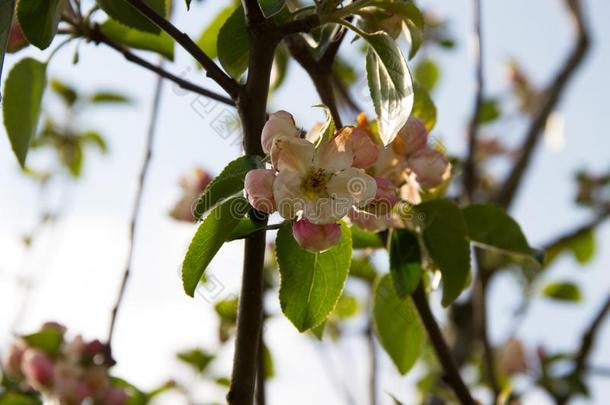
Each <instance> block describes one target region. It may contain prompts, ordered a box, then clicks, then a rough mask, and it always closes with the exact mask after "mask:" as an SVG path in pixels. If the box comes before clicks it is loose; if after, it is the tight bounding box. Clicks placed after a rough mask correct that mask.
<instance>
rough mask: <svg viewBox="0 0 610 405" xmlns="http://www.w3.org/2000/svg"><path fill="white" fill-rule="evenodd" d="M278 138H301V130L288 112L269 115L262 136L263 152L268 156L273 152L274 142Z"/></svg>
mask: <svg viewBox="0 0 610 405" xmlns="http://www.w3.org/2000/svg"><path fill="white" fill-rule="evenodd" d="M277 136H287V137H298V136H299V130H298V128H297V127H296V125H295V122H294V118H293V117H292V114H290V113H289V112H287V111H282V110H280V111H277V112H274V113H272V114H270V115H269V119H268V120H267V122H266V123H265V126H264V127H263V133H262V136H261V145H262V146H263V152H265V153H267V154H268V153H269V152H270V151H271V147H272V146H273V140H274V139H275V138H276V137H277Z"/></svg>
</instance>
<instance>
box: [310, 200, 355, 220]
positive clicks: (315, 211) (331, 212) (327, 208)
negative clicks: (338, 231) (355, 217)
mask: <svg viewBox="0 0 610 405" xmlns="http://www.w3.org/2000/svg"><path fill="white" fill-rule="evenodd" d="M353 205H354V200H353V199H352V198H332V197H318V198H315V199H313V200H305V209H304V210H303V217H304V218H307V219H308V220H309V221H311V223H313V224H318V225H321V224H330V223H333V222H337V221H338V220H340V219H341V218H343V217H344V216H346V215H347V213H348V211H349V209H350V208H351V207H352V206H353Z"/></svg>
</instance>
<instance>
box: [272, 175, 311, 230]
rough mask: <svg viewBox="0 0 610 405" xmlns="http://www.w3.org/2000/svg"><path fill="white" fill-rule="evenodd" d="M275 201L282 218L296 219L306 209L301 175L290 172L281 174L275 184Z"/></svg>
mask: <svg viewBox="0 0 610 405" xmlns="http://www.w3.org/2000/svg"><path fill="white" fill-rule="evenodd" d="M273 199H274V200H275V206H276V208H277V210H278V212H279V213H280V215H281V216H282V217H284V218H286V219H293V218H294V217H296V215H297V213H298V212H299V211H302V210H303V209H304V207H305V199H304V197H303V177H302V176H301V174H300V173H298V172H294V171H290V170H285V171H282V172H279V173H278V175H277V176H276V178H275V180H274V182H273Z"/></svg>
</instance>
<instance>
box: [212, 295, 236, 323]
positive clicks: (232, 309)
mask: <svg viewBox="0 0 610 405" xmlns="http://www.w3.org/2000/svg"><path fill="white" fill-rule="evenodd" d="M238 304H239V300H238V299H237V298H229V299H226V300H222V301H218V302H217V303H216V304H215V305H214V310H215V311H216V313H217V314H218V316H219V317H220V319H222V320H223V321H225V322H229V323H235V322H236V321H237V305H238Z"/></svg>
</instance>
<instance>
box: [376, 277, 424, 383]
mask: <svg viewBox="0 0 610 405" xmlns="http://www.w3.org/2000/svg"><path fill="white" fill-rule="evenodd" d="M374 294H375V295H374V298H373V325H374V327H375V332H376V333H377V337H378V338H379V342H380V343H381V346H382V347H383V348H384V350H385V351H386V353H388V355H389V356H390V358H391V359H392V361H393V362H394V364H395V365H396V367H397V368H398V371H399V372H400V374H402V375H404V374H406V373H407V372H408V371H409V370H410V369H411V367H413V365H414V364H415V362H416V361H417V359H418V357H419V356H420V355H421V353H422V351H423V349H424V343H425V333H424V329H423V326H422V323H421V320H420V318H419V315H418V314H417V310H416V309H415V305H414V304H413V301H412V300H411V297H406V298H400V297H399V296H398V295H397V294H396V291H395V289H394V286H393V283H392V280H391V278H390V276H389V275H386V276H384V277H383V278H381V279H380V280H379V282H378V283H377V285H376V287H375V293H374Z"/></svg>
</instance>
